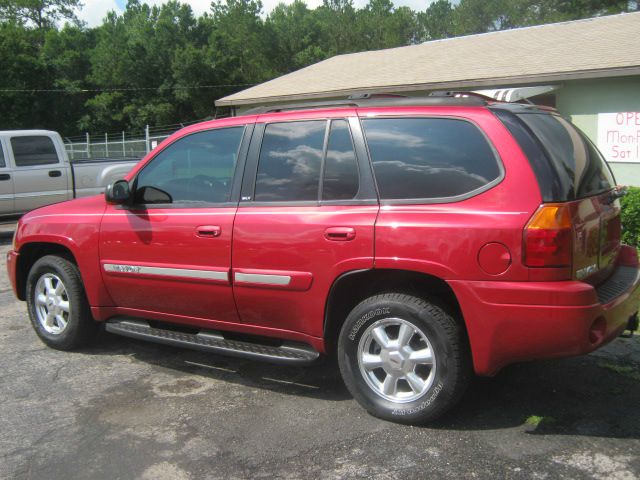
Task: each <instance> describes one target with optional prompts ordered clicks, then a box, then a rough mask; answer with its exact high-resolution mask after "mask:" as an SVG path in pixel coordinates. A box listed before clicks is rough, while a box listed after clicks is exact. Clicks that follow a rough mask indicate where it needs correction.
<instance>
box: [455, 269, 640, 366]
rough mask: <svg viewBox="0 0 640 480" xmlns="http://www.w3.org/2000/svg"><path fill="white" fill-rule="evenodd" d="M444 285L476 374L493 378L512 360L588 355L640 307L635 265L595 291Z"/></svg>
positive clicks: (554, 285)
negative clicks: (451, 292)
mask: <svg viewBox="0 0 640 480" xmlns="http://www.w3.org/2000/svg"><path fill="white" fill-rule="evenodd" d="M621 269H624V271H622V270H621ZM620 278H623V279H624V283H623V284H620V283H619V282H620ZM616 279H617V280H616ZM616 281H617V282H618V284H614V282H616ZM449 284H450V285H451V287H452V288H453V290H454V292H455V294H456V296H457V297H458V301H459V303H460V307H461V309H462V313H463V315H464V318H465V322H466V325H467V330H468V333H469V341H470V343H471V350H472V354H473V362H474V367H475V370H476V373H478V374H479V375H493V374H495V373H496V372H497V371H498V370H500V369H501V368H502V367H504V366H506V365H508V364H510V363H513V362H517V361H523V360H534V359H543V358H554V357H565V356H572V355H580V354H584V353H589V352H591V351H593V350H595V349H597V348H599V347H600V346H602V345H604V344H605V343H607V342H609V341H610V340H612V339H614V338H615V337H617V336H618V335H620V333H622V332H623V331H624V329H625V328H626V326H627V323H628V321H629V318H630V317H631V316H632V315H633V314H635V313H637V312H638V306H639V305H640V268H638V265H637V262H636V265H618V267H617V271H616V272H614V275H612V277H611V278H610V280H608V281H607V282H605V284H604V285H601V286H598V288H597V289H596V288H594V287H593V286H592V285H589V284H587V283H584V282H579V281H564V282H471V281H450V282H449ZM612 291H614V293H615V296H613V297H612V295H611V292H612ZM599 298H600V300H599ZM601 300H604V301H605V302H606V303H602V302H601Z"/></svg>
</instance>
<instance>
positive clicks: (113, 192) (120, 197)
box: [104, 180, 131, 205]
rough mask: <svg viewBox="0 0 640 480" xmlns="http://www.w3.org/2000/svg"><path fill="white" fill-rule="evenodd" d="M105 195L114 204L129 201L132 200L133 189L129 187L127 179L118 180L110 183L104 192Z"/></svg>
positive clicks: (108, 201)
mask: <svg viewBox="0 0 640 480" xmlns="http://www.w3.org/2000/svg"><path fill="white" fill-rule="evenodd" d="M104 197H105V199H106V200H107V203H111V204H114V205H122V204H124V203H129V201H130V200H131V189H129V183H128V182H127V181H126V180H118V181H116V182H114V183H111V184H109V186H108V187H107V189H106V190H105V192H104Z"/></svg>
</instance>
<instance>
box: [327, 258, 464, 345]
mask: <svg viewBox="0 0 640 480" xmlns="http://www.w3.org/2000/svg"><path fill="white" fill-rule="evenodd" d="M385 292H401V293H408V294H411V295H415V296H416V297H419V298H422V299H425V300H430V301H436V303H438V304H439V305H441V306H443V307H445V308H447V309H448V310H449V311H450V312H451V313H452V314H453V315H454V318H456V320H457V321H459V322H460V324H461V325H462V326H463V328H464V329H465V332H466V331H467V329H466V325H465V323H464V319H463V316H462V311H461V309H460V304H459V303H458V299H457V297H456V295H455V293H454V291H453V290H452V289H451V287H450V286H449V284H448V283H447V282H446V281H445V280H443V279H442V278H440V277H437V276H434V275H430V274H427V273H424V272H419V271H415V270H399V269H369V270H353V271H349V272H346V273H344V274H342V275H340V276H339V277H338V278H337V279H336V280H335V281H334V282H333V284H332V285H331V289H330V290H329V295H328V298H327V302H326V305H325V315H324V328H323V335H324V341H325V350H326V352H327V353H328V354H329V355H331V354H333V353H335V352H336V346H337V339H338V335H339V334H340V328H341V327H342V324H343V323H344V321H345V319H346V317H347V315H348V314H349V312H350V311H351V310H352V309H353V308H354V307H355V306H356V305H357V304H358V303H360V302H361V301H362V300H364V299H365V298H368V297H370V296H372V295H377V294H380V293H385Z"/></svg>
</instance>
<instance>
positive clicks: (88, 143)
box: [86, 132, 91, 158]
mask: <svg viewBox="0 0 640 480" xmlns="http://www.w3.org/2000/svg"><path fill="white" fill-rule="evenodd" d="M86 135H87V158H91V139H90V138H89V132H87V133H86Z"/></svg>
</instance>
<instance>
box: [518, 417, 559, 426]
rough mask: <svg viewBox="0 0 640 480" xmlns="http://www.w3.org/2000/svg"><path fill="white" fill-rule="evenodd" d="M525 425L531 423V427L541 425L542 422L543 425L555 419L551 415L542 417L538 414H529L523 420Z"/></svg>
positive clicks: (553, 421)
mask: <svg viewBox="0 0 640 480" xmlns="http://www.w3.org/2000/svg"><path fill="white" fill-rule="evenodd" d="M524 423H525V425H531V426H533V427H537V426H539V425H542V424H543V423H544V424H545V425H550V424H552V423H556V419H555V418H553V417H542V416H540V415H531V416H529V417H527V419H526V420H525V421H524Z"/></svg>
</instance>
